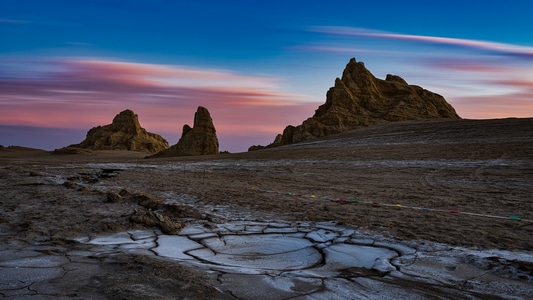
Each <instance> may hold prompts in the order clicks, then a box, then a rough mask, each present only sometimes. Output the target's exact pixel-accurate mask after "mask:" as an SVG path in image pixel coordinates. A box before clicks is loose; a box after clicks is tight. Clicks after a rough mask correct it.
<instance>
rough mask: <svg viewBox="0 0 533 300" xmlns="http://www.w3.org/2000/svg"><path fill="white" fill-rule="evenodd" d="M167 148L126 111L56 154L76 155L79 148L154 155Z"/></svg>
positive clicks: (165, 142) (166, 144)
mask: <svg viewBox="0 0 533 300" xmlns="http://www.w3.org/2000/svg"><path fill="white" fill-rule="evenodd" d="M168 147H169V146H168V142H167V141H166V140H165V139H164V138H163V137H161V136H160V135H158V134H155V133H150V132H148V131H146V130H145V129H144V128H142V127H141V125H140V124H139V119H138V116H137V115H136V114H135V113H134V112H133V111H131V110H129V109H126V110H125V111H122V112H121V113H119V114H118V115H116V116H115V118H114V119H113V122H112V123H111V124H109V125H104V126H97V127H93V128H91V130H89V132H87V137H86V138H85V140H84V141H83V142H81V143H79V144H74V145H70V146H68V147H65V148H62V149H58V150H56V152H57V153H65V154H68V153H78V151H76V150H75V149H76V148H78V149H79V148H81V149H89V150H129V151H139V152H148V153H156V152H159V151H162V150H165V149H167V148H168Z"/></svg>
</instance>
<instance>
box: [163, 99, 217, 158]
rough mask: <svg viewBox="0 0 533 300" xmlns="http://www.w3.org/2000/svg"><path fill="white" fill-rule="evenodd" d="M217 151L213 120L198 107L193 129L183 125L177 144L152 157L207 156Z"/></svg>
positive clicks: (202, 108) (206, 111) (205, 110)
mask: <svg viewBox="0 0 533 300" xmlns="http://www.w3.org/2000/svg"><path fill="white" fill-rule="evenodd" d="M218 151H219V150H218V138H217V133H216V130H215V126H214V125H213V119H211V115H210V114H209V111H208V110H207V109H206V108H205V107H202V106H199V107H198V109H197V110H196V113H195V114H194V124H193V127H192V128H191V127H190V126H189V125H187V124H185V125H184V126H183V133H182V134H181V138H180V140H179V141H178V143H177V144H176V145H173V146H172V147H170V148H169V149H167V150H164V151H161V152H159V153H157V154H156V155H154V156H155V157H169V156H195V155H209V154H218Z"/></svg>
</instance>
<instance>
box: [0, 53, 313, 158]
mask: <svg viewBox="0 0 533 300" xmlns="http://www.w3.org/2000/svg"><path fill="white" fill-rule="evenodd" d="M45 67H46V68H45V73H43V74H41V75H38V76H33V77H28V76H19V77H11V78H10V77H9V76H3V77H2V78H0V103H1V104H2V114H1V115H0V125H17V126H34V127H49V128H57V127H63V128H86V129H87V130H88V129H89V128H91V127H93V126H96V125H105V124H109V123H110V122H111V120H112V118H113V117H114V116H115V115H116V114H117V113H118V112H120V111H122V110H124V109H126V108H128V109H132V110H133V111H135V112H136V113H137V114H138V115H139V121H140V122H141V125H142V126H143V127H144V128H146V129H147V130H148V131H151V132H155V133H160V134H162V135H164V136H165V134H166V135H167V136H169V137H171V138H169V142H170V143H175V142H176V141H177V138H176V137H179V135H181V129H182V126H183V125H184V124H186V123H187V124H189V125H192V122H193V117H194V112H195V111H196V108H197V107H198V106H205V107H207V108H208V109H209V111H210V112H211V115H212V117H213V120H214V123H215V126H216V128H217V133H218V134H219V136H220V139H221V147H222V148H226V149H230V151H235V149H232V148H231V147H232V146H231V145H230V146H228V145H223V142H224V140H231V137H232V136H248V137H250V136H252V137H254V136H257V137H261V138H260V139H261V140H257V139H254V138H252V139H251V140H250V141H249V142H248V143H249V145H248V146H250V145H252V144H259V143H263V144H266V143H269V142H271V141H272V140H273V138H274V137H275V135H276V134H277V133H280V132H281V131H282V130H283V128H284V127H285V126H286V125H288V124H290V123H297V122H301V120H304V119H305V118H307V117H308V116H310V115H311V114H312V113H313V111H314V109H316V107H317V103H311V102H306V101H302V100H303V99H304V98H305V97H304V96H302V95H296V94H289V93H283V92H280V91H279V90H278V88H277V86H276V83H277V79H275V78H268V77H263V76H253V75H242V74H236V73H233V72H228V71H224V70H206V69H200V68H192V67H181V66H167V65H150V64H138V63H125V62H116V61H104V60H87V59H83V60H56V61H55V62H53V64H52V65H50V64H47V65H46V66H45ZM266 135H270V136H271V138H268V140H265V136H266ZM80 138H81V139H82V138H84V137H80ZM80 141H81V140H80ZM60 146H63V145H58V147H60ZM224 146H225V147H224ZM239 150H240V151H245V150H246V148H241V149H239Z"/></svg>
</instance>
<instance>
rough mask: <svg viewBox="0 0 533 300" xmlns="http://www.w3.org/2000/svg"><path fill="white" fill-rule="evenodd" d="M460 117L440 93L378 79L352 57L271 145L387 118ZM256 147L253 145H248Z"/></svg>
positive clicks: (400, 80)
mask: <svg viewBox="0 0 533 300" xmlns="http://www.w3.org/2000/svg"><path fill="white" fill-rule="evenodd" d="M427 118H452V119H458V118H460V117H459V116H458V115H457V113H456V112H455V109H454V108H453V107H452V106H451V105H450V104H448V103H447V102H446V100H445V99H444V97H442V96H441V95H439V94H436V93H433V92H430V91H428V90H425V89H423V88H421V87H419V86H416V85H409V84H407V82H406V81H405V80H404V79H403V78H401V77H400V76H396V75H390V74H389V75H387V77H386V79H385V80H382V79H378V78H376V77H374V75H372V73H371V72H370V71H369V70H367V69H366V67H365V65H364V64H363V63H362V62H357V61H356V60H355V58H352V59H351V60H350V62H349V63H348V64H347V65H346V68H345V69H344V72H343V74H342V78H337V79H336V80H335V86H333V87H332V88H330V89H329V90H328V92H327V94H326V103H324V104H323V105H320V106H319V107H318V109H317V110H316V111H315V114H314V116H313V117H311V118H309V119H307V120H305V121H304V122H303V123H302V124H301V125H298V126H287V127H286V128H285V130H284V131H283V134H282V136H281V138H280V137H279V136H278V137H276V140H275V141H274V143H272V144H270V145H269V147H272V146H281V145H286V144H291V143H297V142H301V141H305V140H309V139H312V138H317V137H324V136H327V135H331V134H336V133H340V132H343V131H347V130H352V129H355V128H358V127H363V126H369V125H374V124H383V123H387V122H397V121H407V120H417V119H427ZM250 149H251V150H253V149H258V147H257V146H252V147H251V148H250Z"/></svg>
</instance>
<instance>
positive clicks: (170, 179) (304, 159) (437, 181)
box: [0, 119, 533, 298]
mask: <svg viewBox="0 0 533 300" xmlns="http://www.w3.org/2000/svg"><path fill="white" fill-rule="evenodd" d="M532 128H533V119H505V120H482V121H472V120H454V121H449V120H445V121H442V120H432V121H416V122H404V123H396V124H389V125H379V126H374V127H370V128H365V129H360V130H356V131H352V132H346V133H344V134H340V135H336V136H331V137H329V138H327V139H322V140H316V141H310V142H307V143H302V144H296V145H290V146H285V147H280V148H275V149H268V150H261V151H256V152H249V153H239V154H221V155H217V156H204V157H185V158H170V159H168V158H165V159H146V158H144V157H145V154H143V153H135V152H121V151H107V152H106V151H102V152H88V153H83V154H75V155H54V154H50V153H48V152H45V151H40V150H35V149H24V148H13V147H7V148H3V149H0V193H1V194H2V197H1V199H0V208H1V213H0V229H1V230H0V232H2V233H1V235H0V240H1V243H4V244H5V245H8V246H5V247H9V245H11V246H13V245H27V246H32V245H36V244H39V245H53V246H54V247H55V248H54V249H55V250H54V251H59V252H61V251H68V250H69V249H72V248H73V247H77V248H80V247H81V248H83V246H82V245H78V244H76V243H75V242H74V239H75V238H76V237H80V236H87V235H95V234H98V233H112V232H119V231H123V230H128V229H133V228H138V229H141V228H146V227H147V226H146V224H145V225H143V224H139V223H136V222H132V219H131V215H132V214H133V213H134V210H135V209H144V210H148V209H155V210H158V211H160V212H161V213H163V214H165V215H167V216H170V217H172V218H175V219H178V220H180V222H185V223H186V222H187V220H191V219H202V220H204V221H205V222H206V224H208V223H209V222H222V221H223V220H220V219H217V218H216V217H214V216H213V212H212V211H209V209H208V208H212V207H213V205H215V204H216V205H231V206H232V207H233V208H234V209H235V208H237V209H239V210H242V211H246V212H250V213H253V214H254V215H255V216H257V217H256V218H257V219H261V215H264V216H272V215H276V216H278V217H279V218H280V219H287V220H299V221H336V222H339V223H341V224H345V225H350V226H354V227H355V228H358V229H364V230H368V231H373V232H376V233H380V234H384V235H387V236H391V237H394V238H398V239H402V240H420V242H423V241H424V240H427V241H436V242H441V243H447V244H451V245H461V246H465V247H471V248H476V249H491V248H498V249H508V250H526V251H531V250H532V249H533V201H532V198H531V195H533V130H531V129H532ZM95 170H96V171H95ZM108 175H109V176H108ZM111 175H112V176H111ZM121 191H123V193H124V191H127V194H129V195H141V194H142V195H145V196H146V198H147V199H149V201H148V202H142V201H129V200H128V199H131V198H126V197H115V196H116V195H120V192H121ZM169 193H172V194H173V195H185V196H187V197H190V201H188V203H183V204H180V205H175V207H174V208H172V209H170V208H169V206H167V205H165V201H167V200H168V199H166V195H168V194H169ZM354 200H357V201H358V202H356V201H354ZM422 208H425V209H422ZM510 217H511V218H510ZM517 218H520V219H521V220H520V221H518V220H517ZM13 247H14V246H13ZM61 249H64V250H61ZM98 266H99V268H98V270H95V271H94V274H92V275H91V276H89V277H88V278H87V279H86V280H87V282H85V283H84V284H83V285H82V287H78V288H76V289H75V290H76V293H75V294H73V295H70V296H78V297H82V298H83V295H97V296H98V295H99V296H101V297H108V298H130V297H135V295H137V296H139V295H140V294H138V293H139V291H137V290H136V289H135V284H140V282H143V284H145V285H150V286H151V287H152V290H149V291H146V289H144V290H143V293H144V294H143V295H144V296H146V297H150V298H158V297H175V298H187V297H189V298H212V297H219V298H223V297H228V298H231V297H229V296H228V295H225V294H222V293H221V292H220V291H217V290H216V289H215V288H213V287H212V285H210V284H209V283H208V282H207V281H206V280H203V279H202V275H201V274H196V273H195V272H194V271H193V270H188V269H186V268H183V269H182V270H180V271H176V269H172V270H171V269H169V268H168V267H166V265H165V264H164V263H162V262H160V261H158V260H150V259H147V258H143V257H137V256H131V257H128V256H117V257H107V258H105V259H99V263H98ZM522 268H526V269H527V268H529V270H530V271H531V272H533V266H522ZM140 273H142V274H143V276H142V277H139V276H135V275H134V274H140ZM104 277H105V278H107V280H98V279H99V278H100V279H101V278H104ZM143 278H144V279H143ZM145 278H149V279H145ZM146 281H148V282H146ZM73 284H74V283H67V282H65V283H64V284H63V285H64V289H65V290H67V289H69V286H70V288H72V285H73ZM136 293H137V294H136Z"/></svg>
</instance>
